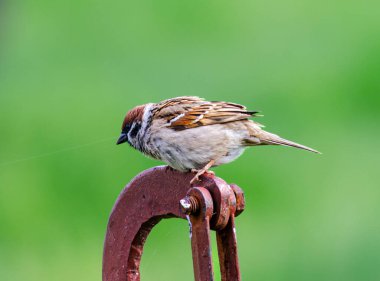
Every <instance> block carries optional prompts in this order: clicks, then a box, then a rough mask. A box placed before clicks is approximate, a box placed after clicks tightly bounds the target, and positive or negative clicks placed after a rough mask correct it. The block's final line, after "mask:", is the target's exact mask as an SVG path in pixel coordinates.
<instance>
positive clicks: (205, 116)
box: [154, 97, 258, 130]
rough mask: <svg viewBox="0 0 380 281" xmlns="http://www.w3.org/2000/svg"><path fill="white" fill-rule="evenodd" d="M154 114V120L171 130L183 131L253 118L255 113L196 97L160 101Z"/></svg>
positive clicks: (239, 106) (243, 107) (233, 104)
mask: <svg viewBox="0 0 380 281" xmlns="http://www.w3.org/2000/svg"><path fill="white" fill-rule="evenodd" d="M156 108H157V110H156V112H154V114H155V116H156V118H163V119H165V120H166V121H167V123H168V127H170V128H172V129H173V130H184V129H189V128H196V127H200V126H208V125H214V124H223V123H229V122H235V121H239V120H248V119H249V118H250V117H252V116H253V117H254V116H255V115H256V113H258V112H257V111H248V110H247V109H246V107H245V106H243V105H240V104H236V103H229V102H218V101H212V102H208V101H204V100H203V99H201V98H198V97H178V98H174V99H170V100H165V101H162V102H161V103H159V104H158V105H157V107H156Z"/></svg>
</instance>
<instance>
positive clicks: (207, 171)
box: [190, 160, 215, 184]
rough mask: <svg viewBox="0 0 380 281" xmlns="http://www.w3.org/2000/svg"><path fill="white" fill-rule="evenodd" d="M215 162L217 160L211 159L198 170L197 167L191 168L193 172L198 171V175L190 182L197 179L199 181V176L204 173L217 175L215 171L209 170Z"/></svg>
mask: <svg viewBox="0 0 380 281" xmlns="http://www.w3.org/2000/svg"><path fill="white" fill-rule="evenodd" d="M214 164H215V161H214V160H211V161H210V162H209V163H208V164H207V165H206V166H204V167H203V168H202V169H200V170H197V169H191V171H192V172H193V173H196V175H195V176H194V177H193V178H192V180H191V181H190V184H192V183H194V182H195V181H198V180H199V177H200V176H202V175H204V174H210V175H213V176H214V175H215V173H214V172H213V171H209V170H208V169H210V168H211V167H212V166H213V165H214Z"/></svg>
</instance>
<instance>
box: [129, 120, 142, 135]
mask: <svg viewBox="0 0 380 281" xmlns="http://www.w3.org/2000/svg"><path fill="white" fill-rule="evenodd" d="M140 129H141V124H140V123H135V126H134V128H133V129H132V130H131V131H130V132H129V134H130V136H131V138H135V137H136V136H137V134H138V132H139V131H140Z"/></svg>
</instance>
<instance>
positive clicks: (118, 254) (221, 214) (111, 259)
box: [103, 166, 244, 281]
mask: <svg viewBox="0 0 380 281" xmlns="http://www.w3.org/2000/svg"><path fill="white" fill-rule="evenodd" d="M193 177H194V174H192V173H181V172H178V171H175V170H173V169H171V168H169V167H166V166H162V167H155V168H152V169H149V170H146V171H144V172H142V173H141V174H140V175H138V176H137V177H135V178H134V179H133V180H132V181H131V182H130V183H129V184H128V185H127V186H126V187H125V188H124V190H123V191H122V192H121V194H120V195H119V197H118V199H117V201H116V203H115V205H114V207H113V209H112V212H111V215H110V218H109V222H108V226H107V233H106V238H105V242H104V253H103V281H139V280H140V270H139V267H140V261H141V256H142V253H143V247H144V243H145V241H146V239H147V237H148V235H149V233H150V231H151V230H152V228H153V227H154V226H155V225H156V224H157V223H158V222H159V221H160V220H161V219H163V218H170V217H177V218H182V219H184V218H186V217H185V214H183V213H182V211H181V210H180V208H179V202H180V200H181V199H182V198H184V197H185V196H186V195H187V193H188V192H189V193H192V194H193V195H196V193H194V192H195V191H196V190H198V191H202V192H201V194H202V196H203V199H204V198H206V199H207V200H206V201H204V200H203V199H202V198H201V197H199V198H198V199H199V200H200V199H202V200H203V203H202V200H201V201H200V203H202V204H200V207H202V206H206V207H207V208H203V211H204V212H206V211H207V212H206V213H202V211H201V213H200V214H199V215H200V216H203V218H205V220H197V218H196V215H191V216H190V217H191V221H192V223H193V226H194V224H197V223H198V221H199V224H201V223H202V229H201V228H200V227H201V226H200V225H197V226H196V227H199V230H200V231H202V232H199V233H206V234H209V225H210V223H209V221H210V222H214V223H212V224H213V225H214V229H217V230H221V229H224V228H225V227H226V226H227V229H226V230H227V232H226V235H227V236H225V235H222V237H221V238H222V239H220V241H221V242H223V241H226V242H227V243H226V246H227V245H228V247H232V249H230V250H228V247H227V248H226V247H224V248H223V249H224V250H223V252H224V255H222V256H223V257H224V258H223V259H224V262H223V263H222V264H223V266H224V265H227V264H228V263H229V262H231V260H230V261H229V258H228V252H229V251H231V253H232V256H233V257H234V256H235V255H236V238H235V236H233V237H230V238H232V240H229V239H230V238H228V237H229V236H228V235H229V233H231V228H229V227H234V221H233V219H232V220H231V221H230V224H228V222H229V220H230V218H231V217H233V216H234V213H235V211H236V209H238V211H242V210H243V208H244V205H243V207H242V208H240V209H239V207H238V208H237V206H236V199H235V196H234V192H235V193H236V191H237V190H238V189H236V188H233V189H231V187H230V186H229V185H227V184H226V183H225V182H224V181H223V180H222V179H220V178H217V177H214V176H212V175H210V174H207V175H205V176H201V177H200V180H199V181H197V182H196V183H195V185H196V186H197V187H196V188H193V190H195V191H192V192H190V191H189V190H190V189H191V187H192V186H191V185H190V181H191V179H192V178H193ZM203 188H205V189H207V190H208V192H209V193H208V192H207V191H206V190H204V189H203ZM208 194H209V195H208ZM210 195H211V197H210ZM195 197H196V196H195ZM238 201H239V200H238ZM206 203H207V204H206ZM239 203H240V202H238V206H239ZM201 209H202V208H201ZM212 209H214V211H215V213H216V214H214V215H213V216H212V218H211V213H212V211H210V210H212ZM205 214H206V216H205ZM207 226H208V227H207ZM228 226H229V227H228ZM203 228H207V229H203ZM228 229H229V230H228ZM205 231H206V232H205ZM198 236H199V235H198ZM206 236H207V235H203V234H202V235H200V236H199V237H204V239H206ZM204 239H203V238H202V239H201V238H199V239H196V240H192V243H193V247H194V243H198V244H199V245H195V246H198V247H200V246H201V245H204V246H205V245H206V244H207V243H209V242H207V241H206V240H204ZM208 241H209V240H208ZM194 250H195V249H194V248H193V259H196V258H197V254H196V251H194ZM220 250H221V249H220ZM220 254H221V253H220ZM230 259H231V257H230ZM232 260H233V261H234V262H233V264H234V266H233V267H232V268H235V267H237V270H238V263H237V256H236V259H235V258H233V259H232ZM207 261H208V263H209V259H204V261H202V259H200V261H199V263H204V264H206V262H207ZM204 264H201V265H200V267H199V268H205V269H208V267H207V266H204ZM222 264H221V265H222ZM194 269H195V268H194ZM201 271H202V272H200V274H199V276H202V275H206V274H209V275H210V274H211V275H210V280H212V278H213V277H212V268H211V271H210V270H208V272H206V270H201ZM223 271H224V269H222V272H223ZM227 271H230V270H227ZM233 271H235V272H236V270H233ZM238 275H239V274H238ZM196 278H197V276H196ZM197 280H209V279H197ZM235 280H240V277H239V278H238V279H235Z"/></svg>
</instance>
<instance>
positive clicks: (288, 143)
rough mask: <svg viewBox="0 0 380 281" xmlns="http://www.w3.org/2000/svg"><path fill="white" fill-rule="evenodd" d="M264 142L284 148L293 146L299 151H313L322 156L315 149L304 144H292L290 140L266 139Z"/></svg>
mask: <svg viewBox="0 0 380 281" xmlns="http://www.w3.org/2000/svg"><path fill="white" fill-rule="evenodd" d="M262 142H264V143H266V144H274V145H283V146H291V147H295V148H299V149H303V150H307V151H311V152H314V153H318V154H321V153H320V152H319V151H317V150H315V149H313V148H310V147H307V146H305V145H302V144H299V143H296V142H292V141H289V140H286V139H283V138H280V137H279V138H277V139H264V140H262Z"/></svg>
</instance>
